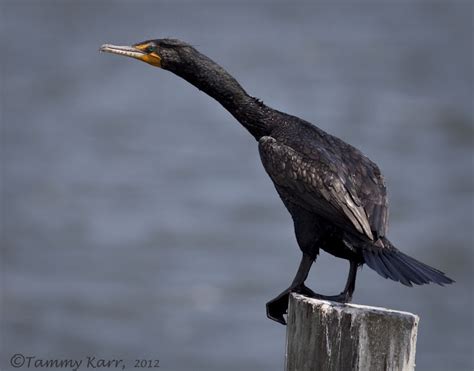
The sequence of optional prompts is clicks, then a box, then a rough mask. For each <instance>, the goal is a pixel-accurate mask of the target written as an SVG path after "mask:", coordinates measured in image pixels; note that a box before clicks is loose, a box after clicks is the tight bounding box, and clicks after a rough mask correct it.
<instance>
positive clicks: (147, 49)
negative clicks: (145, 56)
mask: <svg viewBox="0 0 474 371" xmlns="http://www.w3.org/2000/svg"><path fill="white" fill-rule="evenodd" d="M155 50H156V45H154V44H150V45H148V46H147V47H146V49H145V51H146V52H147V53H153V52H154V51H155Z"/></svg>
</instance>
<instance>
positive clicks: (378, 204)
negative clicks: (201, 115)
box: [100, 39, 454, 324]
mask: <svg viewBox="0 0 474 371" xmlns="http://www.w3.org/2000/svg"><path fill="white" fill-rule="evenodd" d="M100 50H101V51H103V52H108V53H113V54H119V55H124V56H127V57H132V58H135V59H138V60H141V61H143V62H146V63H148V64H150V65H152V66H156V67H160V68H162V69H165V70H168V71H171V72H173V73H174V74H176V75H178V76H180V77H182V78H183V79H185V80H186V81H188V82H189V83H191V84H192V85H194V86H195V87H197V88H198V89H199V90H202V91H203V92H205V93H206V94H208V95H210V96H211V97H212V98H214V99H215V100H217V101H218V102H219V103H220V104H222V105H223V106H224V108H226V109H227V110H228V111H229V112H230V113H231V114H232V115H233V116H234V117H235V118H236V119H237V121H239V122H240V123H241V124H242V126H244V127H245V128H246V129H247V130H248V131H249V132H250V134H251V135H252V136H253V137H254V138H255V139H256V140H257V141H258V149H259V152H260V157H261V160H262V163H263V166H264V168H265V170H266V172H267V173H268V175H269V176H270V178H271V179H272V181H273V183H274V185H275V188H276V190H277V192H278V194H279V195H280V197H281V199H282V201H283V203H284V205H285V206H286V208H287V209H288V211H289V212H290V214H291V216H292V219H293V222H294V229H295V234H296V240H297V242H298V245H299V247H300V249H301V251H302V253H303V256H302V259H301V263H300V265H299V268H298V271H297V273H296V276H295V278H294V280H293V282H292V283H291V285H290V286H289V287H288V289H286V290H285V291H283V292H282V293H281V294H280V295H279V296H277V297H276V298H275V299H273V300H271V301H270V302H268V303H267V305H266V308H267V316H268V317H269V318H270V319H272V320H275V321H277V322H280V323H282V324H285V319H284V316H283V315H284V314H285V313H286V311H287V307H288V295H289V293H290V292H298V293H302V294H305V295H308V296H311V297H316V298H322V299H328V300H333V301H338V302H350V301H351V299H352V294H353V292H354V288H355V280H356V273H357V268H358V267H360V266H362V265H363V264H364V263H365V264H367V265H368V266H369V267H370V268H372V269H373V270H375V271H376V272H377V273H378V274H380V275H381V276H382V277H384V278H390V279H392V280H394V281H399V282H401V283H402V284H404V285H407V286H412V284H416V285H422V284H427V283H430V282H433V283H437V284H439V285H443V284H449V283H452V282H454V281H453V280H452V279H450V278H448V277H447V276H446V275H445V274H444V273H443V272H441V271H439V270H437V269H435V268H432V267H430V266H428V265H426V264H424V263H421V262H419V261H417V260H415V259H413V258H411V257H409V256H408V255H406V254H404V253H402V252H401V251H399V250H398V249H397V248H395V246H393V245H392V243H391V242H390V241H389V240H388V239H387V237H386V232H387V225H388V202H387V193H386V188H385V182H384V178H383V176H382V174H381V173H380V170H379V168H378V167H377V165H376V164H375V163H373V162H372V161H371V160H369V159H368V158H367V157H366V156H365V155H364V154H362V152H361V151H359V150H358V149H356V148H354V147H353V146H351V145H349V144H347V143H345V142H344V141H342V140H341V139H339V138H336V137H334V136H332V135H330V134H328V133H326V132H324V131H323V130H321V129H319V128H318V127H316V126H314V125H312V124H310V123H309V122H307V121H305V120H302V119H300V118H298V117H295V116H291V115H289V114H286V113H284V112H280V111H277V110H275V109H273V108H270V107H268V106H267V105H265V104H263V102H262V101H261V100H259V99H256V98H254V97H252V96H250V95H249V94H247V92H246V91H245V90H244V89H243V88H242V87H241V86H240V84H239V83H238V82H237V81H236V80H235V78H233V77H232V76H231V75H230V74H229V73H228V72H227V71H226V70H224V69H223V68H222V67H221V66H219V65H218V64H217V63H215V62H214V61H212V60H211V59H210V58H208V57H206V56H205V55H203V54H201V53H200V52H198V51H197V50H196V49H195V48H194V47H192V46H191V45H189V44H187V43H185V42H183V41H180V40H177V39H156V40H147V41H143V42H140V43H137V44H134V45H133V46H116V45H110V44H105V45H102V47H101V48H100ZM319 249H323V250H325V251H327V252H328V253H330V254H332V255H334V256H336V257H338V258H342V259H347V260H348V261H349V263H350V269H349V275H348V277H347V283H346V285H345V288H344V290H343V291H342V292H341V293H340V294H339V295H335V296H323V295H319V294H316V293H315V292H313V291H312V290H311V289H309V288H307V287H306V286H305V285H304V282H305V280H306V278H307V276H308V272H309V270H310V268H311V265H312V264H313V262H314V261H315V260H316V257H317V255H318V253H319Z"/></svg>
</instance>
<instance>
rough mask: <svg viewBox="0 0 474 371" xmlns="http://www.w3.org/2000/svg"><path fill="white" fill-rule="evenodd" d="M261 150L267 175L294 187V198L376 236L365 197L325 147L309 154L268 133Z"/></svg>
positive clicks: (313, 210) (336, 221)
mask: <svg viewBox="0 0 474 371" xmlns="http://www.w3.org/2000/svg"><path fill="white" fill-rule="evenodd" d="M259 151H260V157H261V159H262V163H263V166H264V167H265V170H266V171H267V173H268V175H269V176H270V178H271V179H272V180H273V181H274V182H275V183H276V184H277V185H278V186H280V187H284V188H287V189H289V190H291V194H292V197H293V198H294V200H293V202H295V203H297V204H299V205H300V206H302V207H304V208H307V209H310V211H312V212H315V213H317V214H319V215H320V216H322V217H324V218H327V219H329V220H331V221H332V222H334V223H335V224H338V225H340V226H341V227H343V228H347V225H348V221H349V222H350V226H351V227H352V228H355V229H356V230H357V231H358V232H359V233H361V234H364V235H365V236H366V237H368V238H369V239H371V240H373V239H374V236H373V234H372V230H371V224H370V222H369V217H368V216H367V213H366V210H365V209H364V207H363V206H362V201H361V200H360V198H359V197H358V196H357V193H356V192H355V191H354V187H353V186H352V184H351V182H350V180H348V179H347V180H346V179H344V178H342V177H341V176H339V174H338V173H337V168H336V169H335V167H334V164H332V163H331V161H329V159H328V156H327V154H326V153H325V152H324V150H321V151H320V152H319V153H318V154H317V156H315V154H314V153H312V157H311V158H309V157H307V156H305V155H302V154H301V153H299V152H297V151H295V150H294V149H293V148H291V147H290V146H287V145H285V144H283V143H279V142H278V141H277V140H276V139H275V138H272V137H269V136H266V137H262V138H261V139H260V141H259ZM352 228H351V229H352Z"/></svg>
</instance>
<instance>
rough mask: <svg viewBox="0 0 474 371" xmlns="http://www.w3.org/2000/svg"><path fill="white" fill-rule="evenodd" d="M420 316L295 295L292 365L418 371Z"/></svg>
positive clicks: (289, 341)
mask: <svg viewBox="0 0 474 371" xmlns="http://www.w3.org/2000/svg"><path fill="white" fill-rule="evenodd" d="M418 320H419V318H418V316H417V315H415V314H412V313H408V312H399V311H395V310H390V309H384V308H376V307H368V306H364V305H355V304H339V303H334V302H329V301H323V300H317V299H311V298H307V297H305V296H302V295H299V294H292V295H290V301H289V307H288V326H287V336H286V370H287V371H339V370H342V371H346V370H347V371H348V370H357V371H379V370H397V371H412V370H414V369H415V353H416V336H417V329H418Z"/></svg>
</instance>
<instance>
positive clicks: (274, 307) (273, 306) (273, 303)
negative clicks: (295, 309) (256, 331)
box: [267, 253, 315, 325]
mask: <svg viewBox="0 0 474 371" xmlns="http://www.w3.org/2000/svg"><path fill="white" fill-rule="evenodd" d="M313 262H314V259H313V258H312V257H311V256H309V255H308V254H305V253H303V257H302V258H301V262H300V265H299V267H298V271H297V272H296V276H295V278H294V279H293V282H292V283H291V285H290V287H288V288H287V289H286V290H285V291H283V292H282V293H281V294H280V295H278V296H277V297H276V298H275V299H273V300H270V301H269V302H268V303H267V317H268V318H270V319H272V320H274V321H277V322H279V323H281V324H282V325H286V321H285V318H284V317H283V315H284V314H286V312H287V310H288V297H289V295H290V293H291V292H297V293H300V294H303V295H308V294H309V295H308V296H311V294H315V293H314V292H313V291H311V290H310V289H308V288H307V287H306V286H305V285H304V281H305V280H306V278H307V277H308V273H309V270H310V269H311V265H312V264H313Z"/></svg>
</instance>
